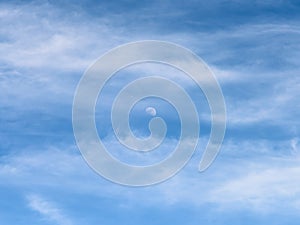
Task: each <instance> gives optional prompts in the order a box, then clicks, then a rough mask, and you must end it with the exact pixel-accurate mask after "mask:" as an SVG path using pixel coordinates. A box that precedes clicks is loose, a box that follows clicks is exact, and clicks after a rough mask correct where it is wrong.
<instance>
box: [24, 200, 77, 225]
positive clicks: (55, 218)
mask: <svg viewBox="0 0 300 225" xmlns="http://www.w3.org/2000/svg"><path fill="white" fill-rule="evenodd" d="M27 200H28V206H29V207H30V208H31V209H32V210H34V211H36V212H38V213H39V214H41V215H42V216H43V217H44V218H45V219H47V220H49V221H50V222H51V223H53V222H54V223H55V224H58V225H72V224H74V223H73V222H72V221H71V219H70V218H68V217H67V216H66V215H65V214H64V213H63V211H62V209H60V208H59V207H57V206H56V205H55V204H54V203H52V202H50V201H48V200H46V199H44V198H43V197H41V196H39V195H36V194H31V195H28V196H27Z"/></svg>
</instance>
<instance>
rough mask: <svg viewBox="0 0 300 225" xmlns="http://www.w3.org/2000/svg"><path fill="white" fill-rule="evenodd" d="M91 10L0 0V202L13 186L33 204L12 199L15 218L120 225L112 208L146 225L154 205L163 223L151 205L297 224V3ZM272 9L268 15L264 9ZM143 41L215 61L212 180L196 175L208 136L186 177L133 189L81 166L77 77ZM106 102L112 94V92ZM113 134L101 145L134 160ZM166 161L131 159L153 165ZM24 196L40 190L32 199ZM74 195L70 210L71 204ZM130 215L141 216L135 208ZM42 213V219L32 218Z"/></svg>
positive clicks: (208, 175)
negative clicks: (220, 132) (217, 106)
mask: <svg viewBox="0 0 300 225" xmlns="http://www.w3.org/2000/svg"><path fill="white" fill-rule="evenodd" d="M87 3H93V4H87ZM95 4H96V3H94V2H90V1H85V3H78V2H76V4H75V3H69V4H66V3H65V4H64V3H55V4H54V3H52V2H51V1H50V2H43V1H41V2H35V1H31V2H28V3H19V2H18V3H17V2H15V3H1V4H0V18H1V19H0V24H1V26H0V32H1V34H0V88H1V91H0V104H1V108H0V115H1V117H0V122H1V127H0V132H1V136H0V140H1V144H0V153H1V158H0V159H1V162H0V176H1V183H0V188H1V190H3V191H1V192H0V193H1V196H2V197H3V198H4V199H5V193H6V192H5V191H6V190H7V189H11V190H12V192H13V193H15V196H17V195H21V196H23V195H25V196H27V198H26V199H27V202H25V203H24V202H19V201H17V199H15V198H12V203H14V201H16V202H17V203H18V204H15V205H16V207H17V208H18V210H20V211H22V210H24V211H22V212H23V213H24V214H25V216H26V217H28V218H29V217H30V218H31V220H30V221H37V220H38V221H39V222H40V223H41V224H44V223H45V224H49V223H56V224H66V225H68V224H73V223H74V221H77V220H78V219H79V218H78V217H79V216H77V215H75V214H76V213H74V214H73V213H72V215H67V213H66V212H70V211H73V212H76V211H79V212H80V213H81V214H80V215H84V216H83V217H84V218H85V219H83V220H84V221H85V222H86V223H88V222H91V223H95V221H97V222H99V221H101V222H102V223H104V224H115V223H116V221H117V219H115V220H114V221H113V219H112V218H116V216H112V215H115V214H113V209H115V210H116V212H115V213H116V214H117V215H118V216H119V218H120V220H119V221H122V222H123V221H125V220H126V219H133V218H134V216H132V215H136V222H140V223H141V222H144V221H142V219H141V218H142V217H143V215H144V214H143V213H145V211H146V209H147V210H149V208H147V207H149V206H151V207H152V208H151V210H152V212H153V215H152V216H157V217H159V218H161V221H164V222H165V223H166V221H168V220H167V219H166V220H164V218H165V217H164V216H165V215H163V213H159V212H156V211H155V210H154V208H155V207H157V208H158V209H159V210H160V211H162V212H165V211H164V210H165V209H167V210H170V211H172V210H174V211H172V212H175V213H174V214H173V216H174V217H175V218H177V217H176V216H177V215H178V218H177V221H180V218H179V216H180V217H184V216H185V215H186V214H189V213H191V211H189V210H196V211H197V213H194V212H193V213H191V214H190V215H193V216H194V217H193V216H191V217H190V218H191V221H194V222H195V221H196V222H199V221H200V222H203V223H205V224H213V223H214V222H213V221H215V220H214V219H216V218H221V217H222V215H224V214H225V215H227V217H226V218H227V219H226V218H223V217H222V218H223V219H224V221H219V222H220V223H219V224H226V223H227V224H234V222H236V221H238V219H239V218H238V216H237V215H235V214H237V213H236V212H240V211H239V210H244V214H243V213H241V215H240V217H243V216H248V215H249V214H251V213H252V212H254V211H255V213H256V214H255V216H256V217H255V216H254V217H252V218H250V219H249V221H250V222H253V223H256V224H265V223H263V222H261V221H262V220H259V218H261V215H262V214H264V216H265V217H266V220H267V221H274V220H275V219H276V220H277V221H278V223H281V222H282V221H283V219H282V218H283V215H288V214H289V215H290V217H289V218H290V219H286V220H287V221H288V222H290V224H295V222H294V221H297V220H296V219H295V218H297V219H299V216H298V215H299V214H298V212H299V211H298V210H299V205H300V204H299V191H300V190H299V188H298V187H299V182H298V181H297V180H299V179H297V177H298V174H299V166H298V162H299V159H298V158H299V143H298V136H299V128H298V127H299V126H298V125H299V122H298V121H299V120H298V118H299V111H300V110H299V104H298V99H299V91H298V90H299V84H300V82H299V78H298V73H299V71H300V68H299V62H298V60H297V59H298V58H299V48H300V46H299V39H300V37H299V35H300V34H299V33H300V32H299V30H300V28H299V19H298V17H297V15H296V12H298V11H297V10H298V6H297V4H296V3H295V2H294V1H286V2H285V3H283V1H265V2H263V3H262V2H256V3H253V4H252V3H251V4H250V3H244V2H242V1H232V2H230V3H228V4H218V3H216V1H211V2H209V3H205V4H204V3H199V2H198V1H191V5H192V7H187V6H184V5H181V4H180V3H179V2H173V1H172V3H171V2H168V1H166V2H164V3H161V5H160V7H157V6H158V5H157V2H155V1H154V2H148V3H143V1H141V2H140V3H138V4H137V5H136V6H134V5H130V3H120V4H116V3H112V2H111V3H109V2H105V1H103V2H102V3H100V4H99V5H97V6H94V5H95ZM254 5H255V6H254ZM268 7H271V9H272V10H265V9H266V8H268ZM285 10H288V11H289V13H288V14H287V13H286V12H285ZM235 12H239V13H237V14H235ZM214 15H218V16H214ZM229 15H230V16H229ZM274 15H278V18H279V17H280V19H274ZM216 18H218V19H216ZM220 18H222V19H220ZM276 18H277V17H276ZM141 39H159V40H165V41H171V42H175V43H178V44H181V45H183V46H185V47H187V48H189V49H191V50H193V51H194V52H195V53H197V54H198V55H199V56H201V57H202V58H203V59H204V60H205V62H207V63H208V64H209V66H210V67H211V68H212V70H213V71H214V73H215V75H216V77H217V79H218V80H219V82H220V84H221V86H222V89H223V92H224V97H225V100H226V104H227V116H228V123H227V124H228V129H227V135H226V138H225V141H224V145H223V147H222V151H221V154H220V156H219V157H218V158H217V160H216V162H215V163H214V164H213V165H212V167H211V168H210V169H209V170H208V171H207V172H205V173H201V174H199V173H198V172H197V165H198V161H199V160H200V158H201V150H202V147H203V148H204V147H205V144H206V139H207V137H206V136H205V135H204V136H201V135H202V133H201V134H200V136H201V137H202V138H203V139H201V140H200V144H199V145H200V148H199V149H198V151H197V152H196V154H195V156H194V157H193V158H192V160H191V163H190V164H189V165H187V167H185V169H184V170H183V171H182V172H180V173H179V174H177V175H176V176H175V177H174V178H172V179H170V180H168V181H167V182H165V183H162V184H160V185H157V186H154V187H147V188H145V189H130V188H126V187H119V186H116V185H114V184H111V183H110V182H108V181H106V180H104V179H103V178H101V177H98V176H97V175H96V174H94V172H93V171H92V170H91V169H90V168H88V166H87V165H86V164H85V162H84V160H83V159H82V158H81V156H80V155H79V153H78V149H77V148H76V147H74V146H75V143H74V139H73V134H72V126H71V106H72V101H73V94H74V91H75V89H76V85H77V83H78V81H79V79H80V77H81V75H82V74H83V72H84V71H85V69H86V68H87V67H88V66H89V65H90V64H91V63H92V62H93V61H94V60H95V59H96V58H97V57H99V56H101V55H102V54H104V53H105V52H106V51H107V50H109V49H111V48H112V47H116V46H117V45H119V44H124V43H126V42H128V41H137V40H141ZM157 71H160V72H162V73H168V72H170V71H169V70H159V69H158V70H155V69H153V68H152V69H151V66H149V67H147V66H146V67H145V68H144V70H143V68H137V69H134V68H133V69H132V68H131V70H130V68H129V70H128V71H127V72H130V73H132V74H134V76H135V75H138V74H139V73H143V74H144V73H148V72H149V73H156V72H157ZM150 75H151V74H150ZM172 76H174V77H173V78H174V79H177V78H178V77H179V75H178V76H177V74H175V73H174V74H172V75H171V77H172ZM125 81H126V79H125ZM177 81H178V82H179V83H180V82H181V83H183V87H185V88H187V89H188V92H189V93H192V94H193V91H194V89H193V85H190V83H189V82H186V80H185V79H178V80H177ZM118 82H121V83H122V82H123V81H122V80H118ZM125 83H126V82H125ZM117 85H122V84H119V83H117ZM106 94H107V95H109V98H111V96H113V95H114V94H115V93H112V92H109V91H108V92H107V93H106ZM195 96H196V94H195ZM109 103H110V102H108V103H106V102H105V103H104V104H103V105H102V106H103V107H107V106H109ZM199 109H201V107H199ZM104 110H107V109H106V108H105V109H104ZM157 111H158V112H159V109H157ZM200 112H201V113H203V114H201V115H200V117H201V118H202V117H203V118H202V119H204V121H206V120H207V121H209V114H208V113H207V112H206V111H201V110H200ZM138 113H140V114H142V113H145V112H142V113H141V112H140V111H138ZM140 114H139V116H140V118H141V119H143V118H144V117H143V115H140ZM200 122H201V120H200ZM143 125H144V123H137V126H143ZM137 128H138V127H137ZM137 130H138V129H137ZM110 135H111V134H109V135H107V136H105V140H104V141H105V142H106V144H107V146H116V147H115V149H116V150H115V152H113V153H112V154H114V155H115V156H116V157H120V158H121V159H122V158H123V159H124V160H125V161H126V160H127V161H128V162H132V158H131V157H132V155H131V154H130V153H129V154H125V153H124V152H123V149H121V148H120V149H119V146H118V145H117V143H115V140H114V139H113V138H111V137H110ZM167 143H168V144H170V146H174V145H175V144H176V139H174V138H173V137H172V138H171V137H170V138H169V139H168V140H167ZM162 151H164V149H162ZM169 152H170V151H169V150H168V152H167V153H169ZM165 153H166V152H162V153H156V154H154V155H152V157H153V158H151V159H146V156H145V155H144V156H141V157H136V158H134V160H137V161H138V160H140V161H141V162H146V163H147V162H153V161H157V160H158V159H161V158H162V156H165V155H166V154H165ZM134 160H133V161H134ZM151 160H152V161H151ZM22 189H26V190H29V193H41V194H33V195H27V194H24V192H23V191H21V190H22ZM66 193H68V194H66ZM62 199H63V200H64V199H65V200H66V202H64V201H63V200H62ZM71 199H73V201H75V203H74V205H70V204H69V203H70V202H72V201H71ZM74 199H75V200H74ZM67 200H68V203H67ZM75 205H76V206H75ZM78 205H79V206H78ZM212 205H213V206H216V209H213V207H212ZM22 206H24V207H25V208H28V206H29V208H30V209H31V211H30V212H28V211H26V209H22ZM153 206H155V207H153ZM184 206H186V208H189V209H183V208H184ZM0 207H1V210H0V211H1V213H0V217H1V218H2V216H3V215H6V217H4V219H5V218H6V219H7V218H9V215H10V213H11V212H9V211H8V210H5V209H7V205H4V203H0ZM2 209H4V210H2ZM85 209H87V210H85ZM133 209H134V210H135V213H137V214H135V213H133V211H130V210H133ZM89 210H90V211H89ZM143 210H144V211H143ZM151 210H150V211H151ZM96 212H97V213H96ZM99 212H100V213H99ZM201 212H205V213H201ZM36 213H38V215H39V216H40V217H39V216H38V218H35V217H36V215H37V214H36ZM98 213H99V214H98ZM126 213H127V215H130V217H131V218H128V217H126V215H125V214H126ZM139 213H140V214H139ZM169 213H170V212H169ZM142 214H143V215H142ZM204 214H205V215H204ZM138 215H141V216H138ZM167 215H168V213H167ZM195 215H199V216H195ZM268 215H269V217H268ZM291 215H292V216H291ZM167 217H168V219H169V220H171V219H172V217H171V215H169V216H167ZM274 217H275V219H274ZM39 218H41V219H42V220H39ZM228 218H229V219H228ZM230 218H231V219H230ZM36 219H37V220H36ZM43 219H44V220H43ZM7 221H11V220H10V219H7ZM119 221H117V222H119ZM209 221H212V222H209ZM260 222H261V223H260ZM145 223H147V222H145ZM145 223H144V224H145ZM253 223H252V224H253ZM24 224H26V223H24ZM157 224H159V222H157ZM281 224H283V222H282V223H281Z"/></svg>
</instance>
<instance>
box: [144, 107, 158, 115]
mask: <svg viewBox="0 0 300 225" xmlns="http://www.w3.org/2000/svg"><path fill="white" fill-rule="evenodd" d="M146 113H148V114H149V115H151V116H155V115H156V110H155V108H153V107H147V108H146Z"/></svg>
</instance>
